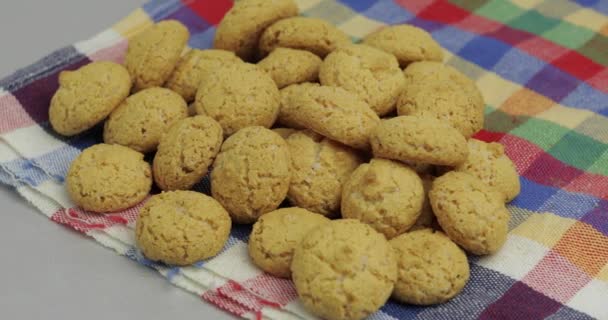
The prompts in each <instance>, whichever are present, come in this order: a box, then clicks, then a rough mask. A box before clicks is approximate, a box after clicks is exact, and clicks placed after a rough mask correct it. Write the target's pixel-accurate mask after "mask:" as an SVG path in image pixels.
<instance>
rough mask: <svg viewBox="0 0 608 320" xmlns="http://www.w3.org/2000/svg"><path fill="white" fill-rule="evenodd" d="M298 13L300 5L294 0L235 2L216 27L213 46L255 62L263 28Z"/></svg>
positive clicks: (243, 0) (247, 0)
mask: <svg viewBox="0 0 608 320" xmlns="http://www.w3.org/2000/svg"><path fill="white" fill-rule="evenodd" d="M297 15H298V6H297V5H296V3H295V2H294V1H293V0H273V1H272V3H269V2H268V0H242V1H238V2H235V3H234V6H233V7H232V8H231V9H230V10H229V11H228V12H227V13H226V15H225V16H224V18H223V19H222V21H221V22H220V24H219V25H218V26H217V30H216V32H215V39H214V40H213V47H214V48H216V49H224V50H228V51H233V52H234V53H236V55H237V56H239V57H240V58H241V59H243V60H245V61H252V60H253V59H254V58H255V57H256V51H257V45H258V40H259V38H260V35H261V34H262V32H263V31H264V29H266V28H267V27H268V26H270V25H271V24H273V23H274V22H275V21H278V20H280V19H283V18H288V17H293V16H297Z"/></svg>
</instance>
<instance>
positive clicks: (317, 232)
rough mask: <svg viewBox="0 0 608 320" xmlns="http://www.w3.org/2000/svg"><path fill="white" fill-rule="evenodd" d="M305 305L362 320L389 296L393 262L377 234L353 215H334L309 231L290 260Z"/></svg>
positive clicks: (334, 318)
mask: <svg viewBox="0 0 608 320" xmlns="http://www.w3.org/2000/svg"><path fill="white" fill-rule="evenodd" d="M291 272H292V278H293V282H294V284H295V287H296V291H297V293H298V295H299V296H300V300H301V301H302V303H303V305H304V306H305V307H306V309H308V310H309V311H311V312H312V313H314V314H315V315H317V316H319V317H322V318H324V319H329V320H338V319H363V318H365V317H367V316H368V315H370V314H372V313H373V312H375V311H377V310H378V309H380V307H382V305H383V304H384V303H385V302H386V301H387V300H388V298H389V297H390V295H391V292H392V291H393V287H394V283H395V281H396V279H397V263H396V260H395V255H394V252H393V249H392V248H391V246H390V244H389V243H388V241H387V240H386V238H384V236H383V235H382V234H381V233H378V232H377V231H376V230H374V229H373V228H372V227H370V226H368V225H366V224H363V223H361V222H359V221H358V220H354V219H342V220H333V221H330V222H328V223H325V224H323V225H320V226H318V227H317V228H315V229H314V230H313V231H311V232H310V233H308V234H307V235H306V236H305V237H304V238H303V239H302V241H301V242H300V244H299V245H298V246H297V247H296V249H295V251H294V255H293V261H292V263H291Z"/></svg>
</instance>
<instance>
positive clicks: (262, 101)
mask: <svg viewBox="0 0 608 320" xmlns="http://www.w3.org/2000/svg"><path fill="white" fill-rule="evenodd" d="M280 100H281V96H280V94H279V90H278V88H277V85H276V84H275V83H274V81H273V80H272V78H270V76H269V75H268V74H267V73H266V72H264V71H263V70H262V69H260V68H259V67H258V66H256V65H254V64H249V63H244V62H239V63H232V64H227V65H221V66H216V67H215V68H214V69H213V72H207V73H205V74H204V75H203V77H202V79H201V85H200V87H199V88H198V91H197V93H196V100H195V102H194V108H195V110H196V112H197V113H198V114H204V115H207V116H209V117H211V118H213V119H215V120H216V121H217V122H219V123H220V125H221V126H222V129H223V130H224V136H225V137H227V136H230V135H231V134H233V133H234V132H236V131H238V130H239V129H242V128H245V127H249V126H262V127H266V128H270V127H272V125H273V124H274V122H275V120H276V118H277V115H278V114H279V103H280Z"/></svg>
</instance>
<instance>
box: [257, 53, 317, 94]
mask: <svg viewBox="0 0 608 320" xmlns="http://www.w3.org/2000/svg"><path fill="white" fill-rule="evenodd" d="M258 66H259V67H260V68H262V69H263V70H264V71H266V72H267V73H268V74H269V75H270V77H271V78H272V80H274V82H275V83H276V84H277V87H279V89H281V88H283V87H286V86H288V85H290V84H296V83H302V82H308V81H311V82H312V81H317V80H318V79H319V67H320V66H321V58H319V57H317V56H316V55H314V54H312V53H310V52H308V51H304V50H295V49H289V48H276V49H275V50H274V51H272V52H271V53H270V54H269V55H268V56H267V57H266V58H264V59H263V60H262V61H260V62H258Z"/></svg>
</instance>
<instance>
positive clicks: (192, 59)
mask: <svg viewBox="0 0 608 320" xmlns="http://www.w3.org/2000/svg"><path fill="white" fill-rule="evenodd" d="M235 62H242V61H241V59H239V58H238V57H237V56H236V55H234V52H231V51H226V50H214V49H209V50H198V49H193V50H191V51H190V52H188V53H187V54H186V55H185V56H184V57H182V58H181V59H180V61H179V62H178V64H177V67H175V71H173V73H172V74H171V76H170V77H169V79H168V80H167V83H166V84H165V87H167V88H169V89H171V90H173V91H175V92H177V93H179V94H180V95H181V96H182V98H184V100H186V102H192V101H194V98H195V97H196V90H197V89H198V87H199V85H200V83H201V78H202V76H203V74H204V72H208V71H209V70H211V69H213V67H215V66H217V65H222V64H230V63H235Z"/></svg>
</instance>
